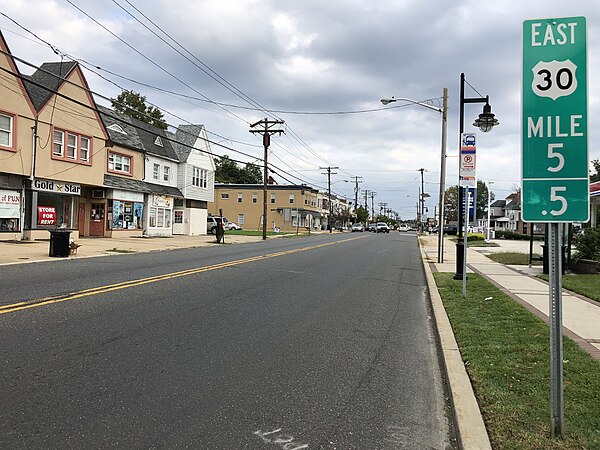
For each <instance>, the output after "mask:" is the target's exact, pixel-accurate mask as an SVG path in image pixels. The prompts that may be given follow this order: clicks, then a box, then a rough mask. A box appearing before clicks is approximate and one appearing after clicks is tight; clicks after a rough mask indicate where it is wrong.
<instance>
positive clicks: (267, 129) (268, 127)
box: [250, 118, 284, 240]
mask: <svg viewBox="0 0 600 450" xmlns="http://www.w3.org/2000/svg"><path fill="white" fill-rule="evenodd" d="M283 124H284V121H283V120H268V119H266V118H265V119H264V120H261V121H259V122H256V123H254V124H252V125H250V128H254V127H256V126H259V125H261V126H262V127H263V128H262V129H259V130H250V133H260V134H262V137H263V147H264V150H265V154H264V175H263V178H264V179H263V223H262V227H263V229H262V232H263V237H262V238H263V240H266V239H267V223H268V222H267V183H268V181H269V173H268V171H267V156H268V152H269V144H270V143H271V135H272V134H275V133H279V134H281V133H283V132H284V131H283V130H274V129H273V128H272V127H274V126H275V125H283Z"/></svg>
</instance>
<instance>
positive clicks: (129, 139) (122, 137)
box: [98, 106, 144, 151]
mask: <svg viewBox="0 0 600 450" xmlns="http://www.w3.org/2000/svg"><path fill="white" fill-rule="evenodd" d="M98 112H99V113H100V118H101V119H102V122H104V125H105V126H106V130H107V131H108V135H109V137H110V140H111V141H113V142H114V143H115V144H118V145H122V146H123V147H127V148H130V149H132V150H138V151H144V146H143V145H142V141H141V140H140V138H139V136H138V133H137V128H135V127H134V126H132V125H131V117H129V116H126V115H125V114H122V113H120V112H117V111H114V110H112V109H110V108H107V107H105V106H98ZM119 129H121V130H123V133H121V132H120V131H118V130H119Z"/></svg>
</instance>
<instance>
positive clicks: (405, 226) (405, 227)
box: [398, 223, 409, 233]
mask: <svg viewBox="0 0 600 450" xmlns="http://www.w3.org/2000/svg"><path fill="white" fill-rule="evenodd" d="M408 230H409V227H408V225H406V224H404V223H403V224H401V225H400V226H399V227H398V231H403V232H405V233H406V232H407V231H408Z"/></svg>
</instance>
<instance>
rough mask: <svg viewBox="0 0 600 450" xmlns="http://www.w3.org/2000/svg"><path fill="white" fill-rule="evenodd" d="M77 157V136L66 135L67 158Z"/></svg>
mask: <svg viewBox="0 0 600 450" xmlns="http://www.w3.org/2000/svg"><path fill="white" fill-rule="evenodd" d="M76 155H77V135H75V134H72V133H67V158H70V159H75V157H76Z"/></svg>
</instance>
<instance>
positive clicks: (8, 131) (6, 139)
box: [0, 114, 14, 148]
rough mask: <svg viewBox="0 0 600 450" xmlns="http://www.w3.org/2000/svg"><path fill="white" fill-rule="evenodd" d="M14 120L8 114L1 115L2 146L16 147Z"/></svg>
mask: <svg viewBox="0 0 600 450" xmlns="http://www.w3.org/2000/svg"><path fill="white" fill-rule="evenodd" d="M13 122H14V118H13V117H12V116H7V115H6V114H0V146H1V147H11V148H12V147H14V144H13V134H14V133H13V127H14V124H13Z"/></svg>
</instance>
